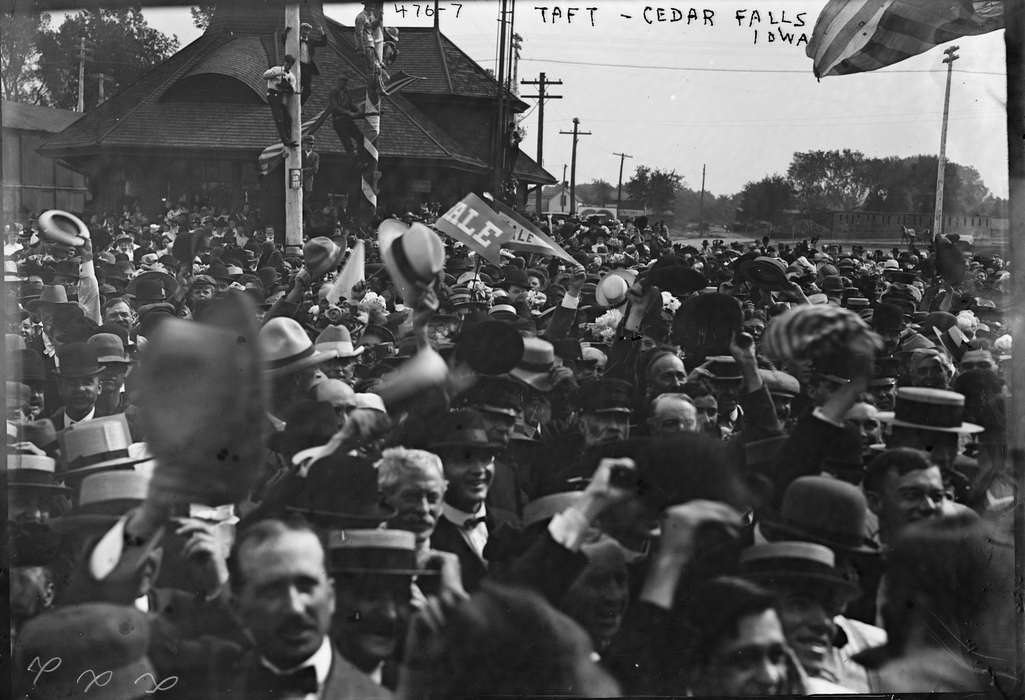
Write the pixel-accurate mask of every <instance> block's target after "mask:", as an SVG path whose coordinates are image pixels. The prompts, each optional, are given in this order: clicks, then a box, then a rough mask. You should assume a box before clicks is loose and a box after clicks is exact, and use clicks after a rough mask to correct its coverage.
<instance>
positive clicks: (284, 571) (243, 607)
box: [208, 520, 388, 700]
mask: <svg viewBox="0 0 1025 700" xmlns="http://www.w3.org/2000/svg"><path fill="white" fill-rule="evenodd" d="M229 562H230V563H231V574H230V581H231V586H232V590H233V592H234V599H233V605H234V607H235V610H236V612H237V614H238V617H239V621H240V622H241V623H242V625H243V626H244V627H245V628H246V629H247V630H248V631H249V633H250V635H251V638H252V640H253V643H254V649H253V651H252V652H250V653H248V654H246V656H245V657H244V658H243V659H242V661H241V663H240V665H239V667H238V668H237V670H234V669H232V670H228V669H219V673H217V674H216V676H215V682H216V684H217V686H219V687H218V688H217V690H216V691H215V692H214V693H211V694H209V695H208V697H228V696H229V694H230V696H231V697H238V698H264V697H266V698H278V697H283V696H284V697H299V698H310V697H313V698H320V699H322V700H334V699H335V698H338V699H341V698H349V697H361V698H380V697H388V694H387V693H386V692H384V691H382V690H381V688H380V687H379V686H377V685H375V684H374V683H373V682H372V681H371V680H370V679H369V678H367V677H366V676H365V675H364V674H363V673H362V672H360V671H359V670H358V669H357V668H355V667H354V666H353V665H352V664H351V663H349V662H348V661H346V660H345V659H344V658H343V657H342V655H341V654H340V653H339V652H338V650H337V649H336V648H335V647H334V645H333V644H332V643H331V640H330V638H329V636H328V631H329V630H330V627H331V619H332V617H333V615H334V614H335V587H334V582H333V581H332V580H331V578H330V577H329V575H328V562H327V555H326V553H325V551H324V547H323V546H322V545H321V541H320V538H319V537H318V536H317V535H316V533H314V532H313V530H311V529H310V527H309V526H308V525H306V524H304V523H297V522H292V521H282V520H265V521H261V522H259V523H256V524H254V525H252V526H251V527H249V528H247V529H245V530H243V531H242V532H241V533H240V534H239V537H238V539H237V540H236V542H235V545H234V548H233V550H232V556H231V557H230V559H229Z"/></svg>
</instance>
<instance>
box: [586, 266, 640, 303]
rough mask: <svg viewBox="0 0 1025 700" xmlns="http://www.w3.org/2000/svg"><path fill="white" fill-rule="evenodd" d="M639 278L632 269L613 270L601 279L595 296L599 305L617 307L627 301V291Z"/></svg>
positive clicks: (595, 290)
mask: <svg viewBox="0 0 1025 700" xmlns="http://www.w3.org/2000/svg"><path fill="white" fill-rule="evenodd" d="M636 278H637V273H636V272H634V271H632V270H613V271H612V272H609V273H608V274H607V275H605V276H604V277H602V278H601V280H599V282H598V284H597V286H596V287H595V289H594V298H595V301H597V302H598V305H599V306H604V307H616V306H622V305H623V304H624V303H626V295H627V292H629V291H630V287H631V286H632V285H633V283H634V280H635V279H636Z"/></svg>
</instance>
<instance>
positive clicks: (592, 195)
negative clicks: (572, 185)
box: [577, 179, 616, 204]
mask: <svg viewBox="0 0 1025 700" xmlns="http://www.w3.org/2000/svg"><path fill="white" fill-rule="evenodd" d="M577 197H579V198H580V201H582V202H585V203H587V204H608V203H609V202H614V201H615V200H616V188H615V187H613V186H612V185H610V184H609V183H608V182H606V181H605V180H601V179H598V180H593V181H591V182H589V183H586V184H583V185H577Z"/></svg>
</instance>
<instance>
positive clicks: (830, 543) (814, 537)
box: [755, 511, 879, 554]
mask: <svg viewBox="0 0 1025 700" xmlns="http://www.w3.org/2000/svg"><path fill="white" fill-rule="evenodd" d="M755 528H757V529H758V531H759V532H761V533H762V535H763V536H764V537H765V539H766V540H768V541H770V542H773V541H777V540H798V541H812V542H816V543H818V544H822V545H825V546H826V547H829V548H830V549H837V550H843V551H845V552H860V553H863V554H879V545H877V544H876V543H875V542H872V541H871V540H869V539H868V538H862V539H861V540H860V541H859V542H854V541H853V540H850V541H841V540H836V539H833V538H831V537H823V536H821V535H819V534H816V533H812V532H809V531H807V530H803V529H801V528H799V527H795V526H793V525H791V524H789V523H786V522H784V521H783V518H782V516H780V514H779V513H776V512H774V511H770V512H765V513H762V514H761V515H759V516H758V522H757V523H756V524H755Z"/></svg>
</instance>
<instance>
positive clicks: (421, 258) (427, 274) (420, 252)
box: [377, 219, 445, 305]
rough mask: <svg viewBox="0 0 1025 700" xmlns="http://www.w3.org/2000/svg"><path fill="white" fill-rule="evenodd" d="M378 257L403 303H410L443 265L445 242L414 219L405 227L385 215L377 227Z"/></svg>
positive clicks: (425, 287) (424, 288)
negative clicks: (412, 222) (414, 221)
mask: <svg viewBox="0 0 1025 700" xmlns="http://www.w3.org/2000/svg"><path fill="white" fill-rule="evenodd" d="M377 240H378V245H379V247H380V250H381V259H382V260H384V265H385V267H386V268H387V269H388V274H389V275H390V276H391V278H392V280H393V281H394V282H395V285H396V286H397V287H398V288H399V293H400V294H401V295H402V300H403V302H404V303H405V304H406V305H410V304H412V303H414V302H415V301H416V300H417V299H418V298H419V297H420V296H421V295H422V294H423V292H424V291H425V290H426V289H427V287H428V286H429V285H430V284H431V283H432V282H433V281H434V280H435V279H436V278H437V276H438V273H440V272H441V271H442V270H443V269H444V268H445V245H444V244H443V243H442V242H441V239H440V238H439V237H438V234H436V233H435V232H434V231H432V230H431V229H430V228H428V227H427V226H424V225H423V224H421V223H419V222H416V223H414V224H413V225H412V226H409V227H406V225H405V224H403V223H402V222H401V221H396V220H395V219H388V220H386V221H384V222H382V223H381V225H380V226H378V228H377Z"/></svg>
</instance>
